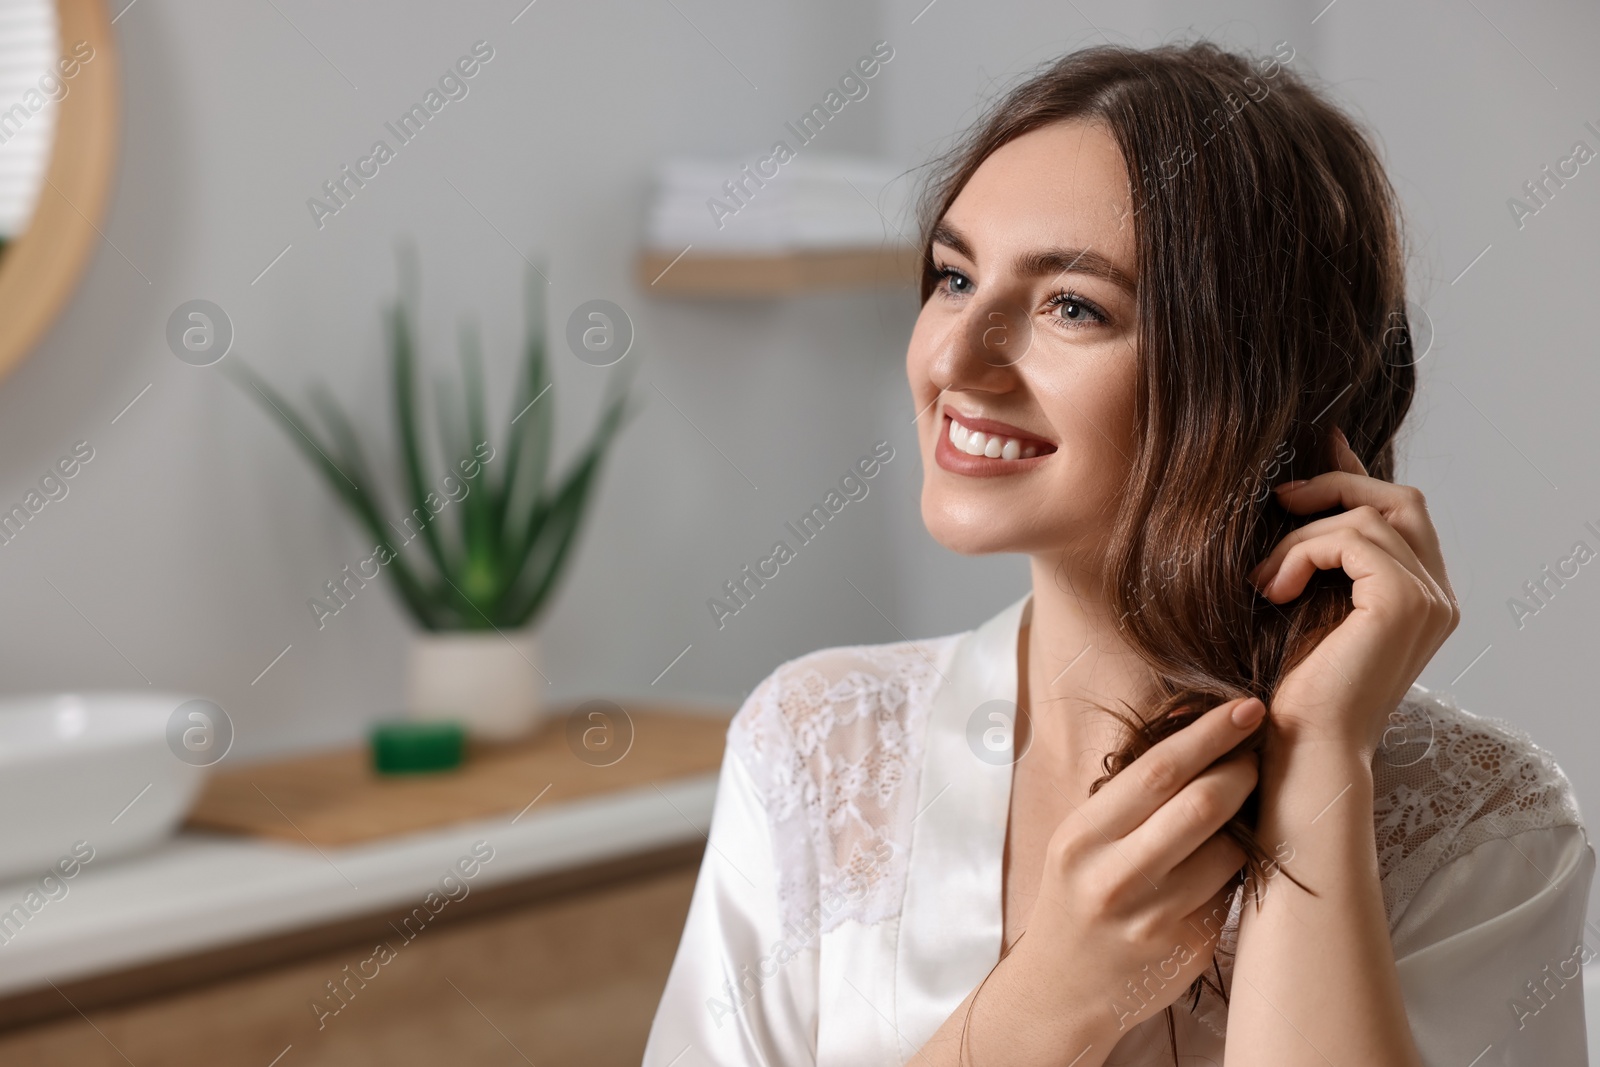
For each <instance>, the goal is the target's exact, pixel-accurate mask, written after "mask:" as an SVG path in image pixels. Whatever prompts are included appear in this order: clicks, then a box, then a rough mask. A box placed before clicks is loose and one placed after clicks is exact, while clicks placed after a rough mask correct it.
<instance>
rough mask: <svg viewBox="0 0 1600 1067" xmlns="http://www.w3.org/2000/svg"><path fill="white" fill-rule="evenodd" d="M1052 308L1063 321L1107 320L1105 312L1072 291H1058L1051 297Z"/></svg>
mask: <svg viewBox="0 0 1600 1067" xmlns="http://www.w3.org/2000/svg"><path fill="white" fill-rule="evenodd" d="M1050 310H1051V311H1052V312H1053V313H1054V315H1055V317H1056V318H1059V319H1061V320H1062V321H1063V322H1071V323H1091V322H1105V321H1106V317H1105V314H1104V313H1103V312H1102V311H1101V310H1100V309H1099V308H1097V307H1095V306H1094V305H1093V304H1091V303H1089V301H1087V300H1084V299H1083V298H1082V297H1079V296H1076V295H1074V294H1072V293H1057V294H1056V295H1055V296H1053V297H1051V298H1050Z"/></svg>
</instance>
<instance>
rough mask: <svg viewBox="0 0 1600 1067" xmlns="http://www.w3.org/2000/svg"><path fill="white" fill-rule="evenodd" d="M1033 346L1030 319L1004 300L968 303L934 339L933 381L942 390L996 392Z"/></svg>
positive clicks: (1008, 382) (1011, 377)
mask: <svg viewBox="0 0 1600 1067" xmlns="http://www.w3.org/2000/svg"><path fill="white" fill-rule="evenodd" d="M1032 347H1033V317H1032V316H1031V315H1030V314H1029V313H1028V311H1027V309H1025V308H1023V307H1021V306H1020V305H1013V304H1011V303H1010V302H1008V301H1005V300H990V301H983V302H981V303H980V302H979V301H973V303H972V304H971V305H969V306H968V307H967V308H965V309H963V313H962V314H961V315H960V316H959V317H958V318H957V319H956V320H955V321H954V322H952V323H951V326H950V329H949V331H948V332H947V333H946V334H945V335H944V336H943V337H942V338H941V339H940V340H939V341H938V343H937V346H936V349H935V352H934V359H933V364H932V366H931V367H930V368H929V369H930V371H931V373H932V377H933V380H934V381H935V382H939V383H943V385H944V388H946V389H980V390H987V391H1000V390H1003V389H1005V388H1009V386H1010V385H1011V384H1012V383H1013V382H1014V381H1015V377H1016V370H1015V368H1016V367H1017V365H1018V364H1020V363H1021V362H1022V360H1023V359H1024V358H1026V356H1027V354H1028V351H1029V349H1031V348H1032Z"/></svg>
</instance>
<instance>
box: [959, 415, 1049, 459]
mask: <svg viewBox="0 0 1600 1067" xmlns="http://www.w3.org/2000/svg"><path fill="white" fill-rule="evenodd" d="M950 443H951V444H952V445H954V446H955V449H956V451H957V452H965V453H966V454H967V455H969V456H987V457H989V458H990V459H1032V458H1033V457H1034V456H1037V455H1038V454H1039V446H1038V444H1037V443H1035V442H1032V441H1029V442H1027V443H1026V444H1024V443H1023V442H1022V441H1021V440H1020V439H1018V438H1015V437H1001V436H999V435H998V434H986V433H982V432H981V431H978V430H969V429H968V428H967V427H965V426H963V425H961V424H960V423H959V422H957V421H956V420H955V418H954V417H952V418H951V419H950Z"/></svg>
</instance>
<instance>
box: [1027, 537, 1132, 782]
mask: <svg viewBox="0 0 1600 1067" xmlns="http://www.w3.org/2000/svg"><path fill="white" fill-rule="evenodd" d="M1032 571H1033V605H1032V611H1031V612H1030V617H1029V620H1028V624H1027V626H1025V627H1024V628H1023V630H1022V632H1021V634H1020V635H1019V638H1020V641H1019V643H1020V644H1021V647H1020V648H1019V650H1018V653H1019V658H1018V669H1019V670H1018V683H1019V686H1018V698H1019V699H1018V703H1019V704H1020V705H1022V711H1023V712H1024V714H1026V715H1027V717H1028V720H1029V723H1028V729H1029V730H1030V731H1031V738H1030V744H1034V745H1041V746H1044V747H1045V749H1046V750H1047V751H1049V752H1052V753H1054V754H1056V755H1059V756H1068V757H1073V756H1080V755H1083V754H1085V753H1089V752H1099V751H1106V750H1109V749H1111V748H1114V747H1115V746H1116V744H1117V742H1118V741H1119V740H1120V738H1121V728H1120V727H1119V726H1118V725H1117V723H1116V721H1115V720H1114V719H1113V718H1112V717H1111V716H1109V715H1107V714H1105V713H1104V712H1102V711H1099V710H1097V708H1099V707H1105V708H1113V709H1117V710H1125V708H1124V705H1125V704H1126V705H1127V706H1130V707H1132V708H1136V709H1137V708H1142V707H1143V706H1145V705H1146V703H1147V702H1148V700H1149V698H1150V695H1151V692H1152V688H1153V678H1152V675H1151V673H1150V670H1149V668H1148V667H1147V666H1146V665H1145V663H1144V661H1143V660H1141V659H1140V658H1139V657H1138V655H1137V654H1135V653H1134V651H1133V650H1132V649H1131V648H1130V647H1129V646H1128V644H1127V643H1126V641H1125V640H1124V639H1123V637H1122V633H1121V629H1120V627H1119V626H1118V620H1117V619H1116V617H1115V616H1114V615H1113V614H1112V612H1111V609H1110V608H1109V607H1108V606H1107V605H1106V603H1105V601H1104V598H1103V597H1102V595H1101V584H1102V583H1101V577H1100V575H1099V574H1096V573H1092V572H1087V571H1083V570H1074V569H1071V567H1070V564H1064V563H1063V562H1062V560H1061V558H1060V557H1059V556H1057V557H1054V558H1050V557H1044V556H1035V557H1033V559H1032Z"/></svg>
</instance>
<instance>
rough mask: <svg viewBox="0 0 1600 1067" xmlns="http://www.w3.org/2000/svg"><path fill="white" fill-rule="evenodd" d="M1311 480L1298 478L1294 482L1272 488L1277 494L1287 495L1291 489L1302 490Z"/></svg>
mask: <svg viewBox="0 0 1600 1067" xmlns="http://www.w3.org/2000/svg"><path fill="white" fill-rule="evenodd" d="M1310 480H1311V479H1309V478H1296V479H1295V480H1294V481H1292V482H1284V483H1283V484H1282V485H1275V486H1273V487H1272V491H1273V492H1275V493H1287V492H1289V491H1290V490H1291V489H1298V488H1300V487H1301V486H1302V485H1305V484H1306V482H1308V481H1310Z"/></svg>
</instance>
